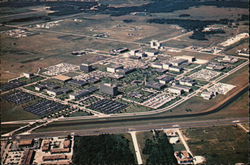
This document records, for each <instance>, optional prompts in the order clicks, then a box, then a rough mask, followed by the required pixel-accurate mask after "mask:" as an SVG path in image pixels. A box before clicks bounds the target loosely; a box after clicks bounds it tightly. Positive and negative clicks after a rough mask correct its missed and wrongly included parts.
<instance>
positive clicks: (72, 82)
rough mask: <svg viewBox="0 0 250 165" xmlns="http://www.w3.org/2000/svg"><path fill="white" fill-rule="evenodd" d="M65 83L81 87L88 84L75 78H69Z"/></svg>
mask: <svg viewBox="0 0 250 165" xmlns="http://www.w3.org/2000/svg"><path fill="white" fill-rule="evenodd" d="M67 83H69V84H71V85H74V86H77V87H83V86H85V85H87V84H88V82H87V81H83V80H75V79H72V80H69V81H68V82H67Z"/></svg>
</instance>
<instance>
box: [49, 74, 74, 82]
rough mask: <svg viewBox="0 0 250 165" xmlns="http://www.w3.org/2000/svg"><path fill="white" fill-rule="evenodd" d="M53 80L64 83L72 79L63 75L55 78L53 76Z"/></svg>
mask: <svg viewBox="0 0 250 165" xmlns="http://www.w3.org/2000/svg"><path fill="white" fill-rule="evenodd" d="M53 78H54V79H57V80H60V81H63V82H66V81H69V80H71V79H72V78H71V77H69V76H65V75H57V76H54V77H53Z"/></svg>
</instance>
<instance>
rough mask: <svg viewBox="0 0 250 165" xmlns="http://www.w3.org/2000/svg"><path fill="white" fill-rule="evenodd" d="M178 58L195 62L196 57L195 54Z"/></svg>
mask: <svg viewBox="0 0 250 165" xmlns="http://www.w3.org/2000/svg"><path fill="white" fill-rule="evenodd" d="M176 58H177V59H185V60H188V62H190V63H191V62H194V61H195V60H196V58H195V57H194V56H178V57H176Z"/></svg>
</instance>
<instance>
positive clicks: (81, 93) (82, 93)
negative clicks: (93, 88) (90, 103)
mask: <svg viewBox="0 0 250 165" xmlns="http://www.w3.org/2000/svg"><path fill="white" fill-rule="evenodd" d="M89 94H90V92H89V91H88V90H81V91H79V92H75V93H71V94H69V98H70V99H71V100H76V99H80V98H81V97H84V96H88V95H89Z"/></svg>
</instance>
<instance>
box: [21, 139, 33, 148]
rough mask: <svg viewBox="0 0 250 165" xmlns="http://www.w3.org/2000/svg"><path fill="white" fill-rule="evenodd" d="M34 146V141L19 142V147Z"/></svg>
mask: <svg viewBox="0 0 250 165" xmlns="http://www.w3.org/2000/svg"><path fill="white" fill-rule="evenodd" d="M33 144H34V140H33V139H24V140H20V141H19V142H18V147H32V146H33Z"/></svg>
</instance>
